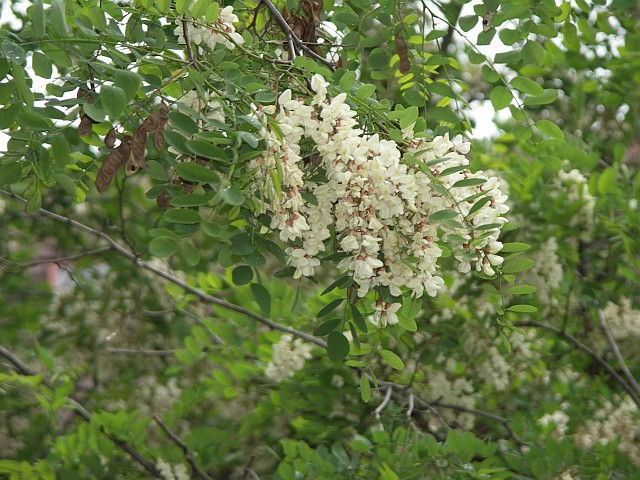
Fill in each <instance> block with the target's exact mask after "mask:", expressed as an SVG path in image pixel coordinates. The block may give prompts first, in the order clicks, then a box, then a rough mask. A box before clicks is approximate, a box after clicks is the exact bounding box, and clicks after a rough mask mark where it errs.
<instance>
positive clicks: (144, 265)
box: [0, 0, 327, 348]
mask: <svg viewBox="0 0 640 480" xmlns="http://www.w3.org/2000/svg"><path fill="white" fill-rule="evenodd" d="M267 1H268V0H267ZM0 194H2V195H5V196H7V197H10V198H13V199H14V200H17V201H19V202H22V203H27V201H26V200H25V199H23V198H22V197H19V196H18V195H15V194H13V193H11V192H6V191H4V190H0ZM37 212H38V214H40V215H42V216H44V217H47V218H51V219H53V220H55V221H57V222H60V223H65V224H67V225H70V226H72V227H74V228H77V229H78V230H82V231H83V232H85V233H88V234H90V235H93V236H96V237H98V238H100V239H102V240H103V241H105V242H106V243H107V244H109V245H110V246H111V248H112V250H114V251H115V252H117V253H119V254H120V255H122V256H123V257H126V258H128V259H129V260H131V261H132V262H133V263H134V264H135V265H138V266H139V267H141V268H143V269H145V270H147V271H149V272H151V273H154V274H155V275H157V276H159V277H162V278H164V279H165V280H167V281H169V282H171V283H173V284H175V285H178V286H180V287H181V288H183V289H184V290H185V291H186V292H188V293H191V294H193V295H194V296H195V297H197V298H199V299H200V300H202V301H203V302H206V303H212V304H214V305H217V306H219V307H222V308H225V309H227V310H231V311H234V312H238V313H240V314H242V315H245V316H247V317H249V318H252V319H254V320H256V321H258V322H260V323H262V324H264V325H267V326H269V327H270V328H272V329H274V330H279V331H281V332H285V333H290V334H291V335H293V336H294V337H298V338H302V339H303V340H306V341H308V342H311V343H314V344H316V345H318V346H319V347H322V348H327V343H326V342H325V341H323V340H320V339H319V338H316V337H314V336H313V335H309V334H308V333H305V332H301V331H299V330H296V329H294V328H291V327H287V326H285V325H280V324H279V323H276V322H274V321H273V320H270V319H268V318H266V317H263V316H262V315H259V314H257V313H254V312H252V311H251V310H248V309H246V308H244V307H241V306H239V305H234V304H233V303H229V302H225V301H224V300H220V299H219V298H216V297H214V296H212V295H209V294H207V293H205V292H203V291H201V290H199V289H197V288H195V287H193V286H191V285H189V284H188V283H187V282H185V281H184V280H181V279H180V278H178V277H176V276H174V275H171V274H170V273H168V272H165V271H164V270H162V269H160V268H158V267H156V266H154V265H151V264H150V263H147V262H145V261H144V260H142V259H141V258H140V257H138V256H137V255H136V254H134V253H132V252H130V251H129V250H127V249H126V248H124V247H123V246H122V245H120V244H119V243H118V242H116V241H115V240H114V239H113V238H111V237H110V236H109V235H107V234H106V233H103V232H100V231H98V230H95V229H94V228H91V227H89V226H87V225H85V224H84V223H80V222H78V221H76V220H73V219H71V218H69V217H64V216H62V215H58V214H57V213H53V212H50V211H49V210H45V209H44V208H40V209H38V211H37Z"/></svg>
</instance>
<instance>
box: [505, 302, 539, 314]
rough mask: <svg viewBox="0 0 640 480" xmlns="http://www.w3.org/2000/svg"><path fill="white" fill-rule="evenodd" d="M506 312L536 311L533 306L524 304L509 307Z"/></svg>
mask: <svg viewBox="0 0 640 480" xmlns="http://www.w3.org/2000/svg"><path fill="white" fill-rule="evenodd" d="M507 310H509V311H510V312H514V313H534V312H537V311H538V309H537V308H536V307H534V306H533V305H526V304H519V305H511V306H510V307H509V308H507Z"/></svg>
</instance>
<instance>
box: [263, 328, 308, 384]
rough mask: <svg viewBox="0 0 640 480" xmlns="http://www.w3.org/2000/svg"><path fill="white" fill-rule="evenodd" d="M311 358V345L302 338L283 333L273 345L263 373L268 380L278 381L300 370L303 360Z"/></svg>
mask: <svg viewBox="0 0 640 480" xmlns="http://www.w3.org/2000/svg"><path fill="white" fill-rule="evenodd" d="M309 358H311V346H310V345H308V344H306V343H304V342H303V340H302V339H300V338H296V339H295V340H293V336H292V335H290V334H288V333H287V334H285V335H282V337H280V340H279V341H278V343H276V344H275V345H274V346H273V357H272V361H271V362H269V364H268V365H267V368H266V369H265V375H266V376H267V378H269V379H270V380H273V381H274V382H277V383H280V382H281V381H282V380H285V379H287V378H291V377H293V376H294V375H295V373H296V372H297V371H298V370H302V368H303V367H304V363H305V360H308V359H309Z"/></svg>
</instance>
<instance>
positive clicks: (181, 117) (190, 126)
mask: <svg viewBox="0 0 640 480" xmlns="http://www.w3.org/2000/svg"><path fill="white" fill-rule="evenodd" d="M169 123H170V124H171V126H172V127H174V128H176V129H178V130H180V131H181V132H183V133H186V134H187V135H194V134H196V133H198V130H199V128H198V124H197V123H196V122H195V121H194V120H193V119H192V118H191V117H190V116H189V115H185V114H184V113H182V112H171V113H169Z"/></svg>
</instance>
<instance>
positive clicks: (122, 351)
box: [105, 348, 176, 357]
mask: <svg viewBox="0 0 640 480" xmlns="http://www.w3.org/2000/svg"><path fill="white" fill-rule="evenodd" d="M105 352H106V353H115V354H118V355H141V356H143V357H172V356H173V355H175V354H176V351H175V350H143V349H142V348H107V349H106V350H105Z"/></svg>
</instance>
